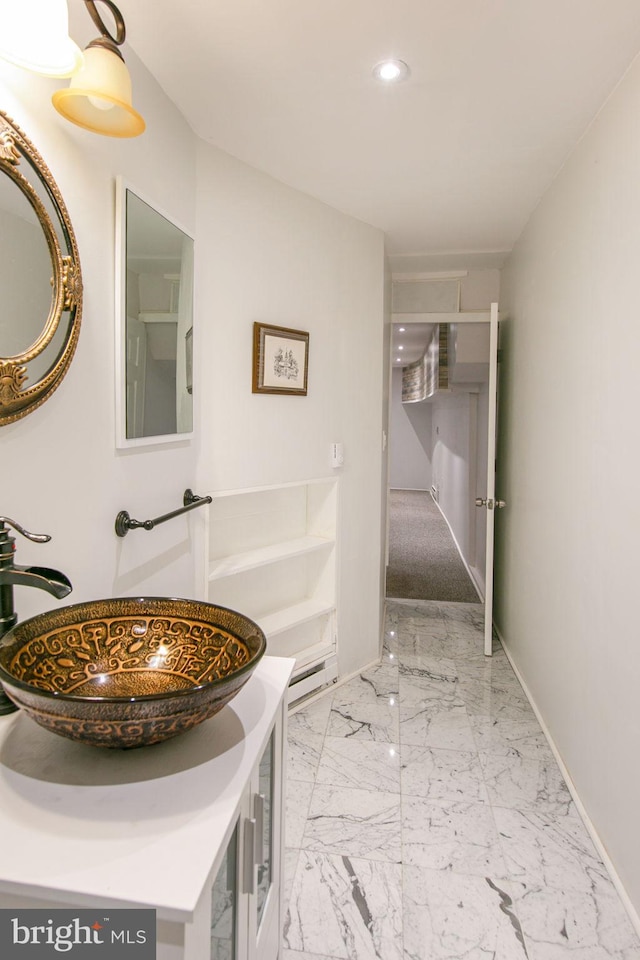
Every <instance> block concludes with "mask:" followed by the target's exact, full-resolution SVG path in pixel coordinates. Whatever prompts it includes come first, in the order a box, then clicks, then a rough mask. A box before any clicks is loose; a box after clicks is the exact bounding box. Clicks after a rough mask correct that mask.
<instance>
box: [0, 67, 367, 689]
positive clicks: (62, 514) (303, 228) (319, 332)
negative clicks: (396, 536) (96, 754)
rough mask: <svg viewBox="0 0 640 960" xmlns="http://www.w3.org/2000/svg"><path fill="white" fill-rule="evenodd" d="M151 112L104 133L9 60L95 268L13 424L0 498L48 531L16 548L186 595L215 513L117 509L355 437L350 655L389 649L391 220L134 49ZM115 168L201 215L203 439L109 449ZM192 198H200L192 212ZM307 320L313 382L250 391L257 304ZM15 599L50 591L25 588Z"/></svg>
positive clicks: (323, 470) (347, 499)
mask: <svg viewBox="0 0 640 960" xmlns="http://www.w3.org/2000/svg"><path fill="white" fill-rule="evenodd" d="M127 63H128V66H129V68H130V70H131V73H132V77H133V87H134V91H135V101H136V105H137V106H138V108H139V109H140V111H141V112H142V113H143V114H144V115H145V118H146V120H147V125H148V126H147V132H146V133H145V134H144V135H143V136H142V137H140V138H139V139H135V140H125V141H118V140H113V139H110V138H106V137H99V136H95V135H93V134H90V133H88V132H85V131H83V130H80V129H79V128H76V127H74V126H72V125H71V124H69V123H67V122H66V121H64V120H63V119H62V118H60V117H59V116H58V115H57V114H56V113H55V111H54V110H53V108H52V107H51V105H50V96H51V92H52V91H53V90H54V89H56V86H57V85H59V84H57V83H56V81H50V80H46V79H43V78H38V77H35V76H32V75H30V74H27V73H23V72H22V71H20V70H18V69H17V68H14V67H11V66H10V65H8V64H1V63H0V92H1V94H2V96H1V97H0V107H1V108H2V109H4V110H5V111H6V112H7V113H8V114H9V115H11V116H12V117H13V118H14V119H15V120H16V121H17V122H18V123H19V125H20V126H21V127H22V128H23V129H24V130H25V132H26V133H27V135H28V136H29V137H30V138H31V139H32V141H33V142H34V143H35V144H36V146H37V147H38V149H39V150H40V152H41V153H42V155H43V156H44V158H45V160H46V161H47V163H48V164H49V166H50V168H51V170H52V172H53V175H54V177H55V178H56V180H57V182H58V185H59V187H60V190H61V192H62V195H63V197H64V198H65V201H66V203H67V206H68V209H69V213H70V216H71V220H72V223H73V225H74V229H75V232H76V236H77V240H78V246H79V250H80V257H81V262H82V269H83V279H84V319H83V322H82V329H81V332H80V340H79V345H78V350H77V353H76V356H75V358H74V360H73V362H72V364H71V367H70V370H69V373H68V374H67V376H66V378H65V379H64V381H63V382H62V384H61V386H60V388H59V389H58V390H57V391H56V393H55V394H54V395H53V397H52V398H51V399H50V400H49V401H48V402H47V403H45V404H44V405H43V406H42V407H41V408H40V409H39V410H37V411H35V412H34V413H32V414H30V415H28V416H27V417H26V418H24V419H22V420H20V421H18V422H16V423H14V424H11V425H9V426H5V427H2V432H1V437H0V439H1V442H2V453H3V463H4V465H5V468H4V469H3V471H2V479H1V480H0V514H4V515H8V516H10V517H13V518H14V519H16V520H17V521H19V522H21V523H23V524H24V525H25V526H26V527H27V528H30V529H32V530H35V531H37V532H44V531H46V532H48V533H50V534H52V536H53V540H52V542H51V543H50V544H47V545H45V546H36V545H35V544H31V543H28V542H26V541H22V542H20V543H19V545H18V551H19V552H18V562H22V563H31V564H39V565H46V566H51V567H54V568H57V569H59V570H62V571H63V572H64V573H66V575H67V576H68V577H69V578H70V579H71V581H72V583H73V584H74V592H73V594H72V595H71V597H70V598H69V602H71V601H81V600H87V599H91V598H96V597H102V596H113V595H131V594H137V595H141V594H144V593H150V594H161V595H163V594H164V595H173V596H176V595H177V596H180V595H182V596H193V595H195V594H196V592H197V589H198V588H197V584H198V583H199V581H200V577H199V575H198V574H199V571H198V569H197V568H198V565H199V560H200V558H199V555H198V551H197V548H198V546H199V543H200V539H199V538H200V537H201V530H202V526H203V519H202V515H201V513H200V512H199V511H195V512H193V513H191V514H189V515H187V516H185V517H181V518H178V519H175V520H172V521H170V522H168V523H166V524H164V525H162V526H160V527H158V528H157V529H155V530H153V531H151V532H149V533H147V532H146V531H140V530H138V531H132V532H130V533H129V534H128V536H127V537H126V538H124V539H119V538H117V537H116V536H115V533H114V529H113V527H114V521H115V517H116V514H117V513H118V511H119V510H121V509H127V510H128V511H129V512H130V514H131V515H132V516H133V517H136V518H137V519H141V520H143V519H146V518H148V517H154V516H157V515H160V514H163V513H166V512H167V511H169V510H171V509H174V508H176V507H178V506H179V505H181V501H182V493H183V491H184V490H185V488H186V487H192V488H193V489H195V490H196V492H201V493H202V492H206V491H207V490H208V489H212V490H213V489H221V488H235V487H247V486H254V485H259V484H268V483H277V482H281V481H287V480H296V479H301V478H310V477H315V476H321V475H330V474H331V473H332V471H331V467H330V465H329V444H330V442H331V441H334V440H339V441H342V442H343V443H344V450H345V466H344V468H343V470H342V480H343V482H342V497H341V508H342V523H341V531H340V536H339V541H340V542H339V547H340V561H341V573H340V600H341V613H340V618H339V620H340V622H339V630H340V636H341V640H342V652H341V661H340V666H341V669H342V670H343V671H344V672H350V671H351V670H355V669H357V668H358V667H360V666H362V665H363V664H364V663H367V662H370V661H372V660H373V659H375V658H376V656H377V654H378V644H379V639H380V627H381V625H380V609H381V608H380V589H379V583H380V578H381V575H382V574H381V564H382V559H381V545H380V515H381V509H382V490H381V477H382V475H383V463H382V424H383V396H382V388H381V383H382V369H383V277H384V250H383V236H382V234H381V233H380V232H379V231H376V230H374V229H372V228H370V227H367V226H365V225H363V224H362V223H359V222H357V221H355V220H353V219H351V218H349V217H346V216H343V215H342V214H339V213H337V212H335V211H334V210H332V209H330V208H329V207H326V206H324V205H322V204H320V203H318V202H316V201H314V200H311V199H310V198H308V197H306V196H304V195H302V194H300V193H297V192H296V191H293V190H290V189H288V188H286V187H284V186H282V185H281V184H279V183H276V182H275V181H273V180H271V179H270V178H268V177H266V176H263V175H262V174H261V173H259V172H257V171H255V170H253V169H251V168H249V167H246V166H245V165H243V164H240V163H238V162H237V161H235V160H233V159H232V158H230V157H229V156H227V155H225V154H222V153H220V152H218V151H215V150H213V149H211V148H209V147H208V146H206V145H205V144H202V143H199V142H198V141H197V140H196V138H195V137H194V135H193V133H192V132H191V130H190V129H189V128H188V126H187V124H186V123H185V121H184V120H183V118H182V117H181V115H180V114H179V113H178V112H177V110H176V109H175V107H174V106H173V105H172V104H171V102H170V101H169V100H168V99H167V98H166V96H165V95H164V94H163V92H162V91H161V89H160V88H159V87H158V85H157V84H156V83H155V81H154V80H153V78H152V77H151V76H150V75H149V74H148V73H147V71H146V70H145V69H144V68H143V67H142V66H141V64H140V63H139V61H137V59H136V57H135V55H134V54H133V53H132V52H131V51H129V52H128V53H127ZM118 174H122V175H123V176H124V177H125V178H126V179H127V180H128V181H129V182H130V183H131V184H132V186H133V187H134V188H135V187H136V186H137V187H138V188H139V189H140V190H142V191H143V192H144V195H145V196H147V197H149V198H150V199H152V200H153V199H155V200H156V201H157V203H158V204H159V205H160V206H161V207H162V209H164V210H166V211H167V213H169V214H170V215H172V216H173V217H174V218H175V219H176V220H177V221H178V222H180V223H182V224H184V226H185V228H186V229H187V230H194V231H195V235H196V258H197V261H196V291H195V294H196V318H195V325H196V333H195V337H194V348H195V352H196V376H197V378H198V379H197V380H196V383H195V387H194V399H195V405H196V410H195V420H196V439H195V441H193V442H191V443H190V442H187V441H182V442H177V443H175V444H172V445H170V446H166V447H160V446H151V447H143V448H139V449H137V450H136V449H134V450H126V451H116V449H115V443H114V438H115V431H114V275H113V274H114V267H113V265H114V179H115V177H116V175H118ZM196 208H197V211H198V213H197V217H196ZM254 320H266V321H268V322H271V323H275V324H278V325H283V326H292V327H297V328H301V329H305V330H308V331H310V334H311V340H310V362H309V395H308V397H306V398H300V397H278V396H264V395H261V396H256V395H253V394H252V393H251V364H252V358H251V353H252V324H253V321H254ZM15 597H16V608H17V610H18V612H19V615H20V617H21V618H22V619H23V618H24V617H26V616H29V615H32V614H34V613H38V612H40V611H41V610H45V609H49V608H50V607H51V606H53V605H55V604H56V603H57V601H55V600H53V598H51V597H49V595H47V594H44V593H41V592H39V591H35V590H26V589H21V588H16V591H15Z"/></svg>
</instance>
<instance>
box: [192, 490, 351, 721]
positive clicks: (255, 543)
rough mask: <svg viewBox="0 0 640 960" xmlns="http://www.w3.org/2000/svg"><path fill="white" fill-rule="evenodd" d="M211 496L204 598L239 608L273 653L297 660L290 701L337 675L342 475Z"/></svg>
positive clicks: (235, 608) (206, 539)
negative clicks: (337, 572)
mask: <svg viewBox="0 0 640 960" xmlns="http://www.w3.org/2000/svg"><path fill="white" fill-rule="evenodd" d="M210 496H211V498H212V503H211V504H210V506H209V508H208V517H207V520H206V524H207V530H206V533H205V544H206V546H205V553H206V558H205V563H204V568H205V571H206V574H205V578H206V582H205V583H204V585H203V593H204V596H205V599H207V600H208V601H209V602H211V603H217V604H221V605H222V606H226V607H231V608H232V609H234V610H242V611H243V613H245V614H246V615H247V616H249V617H251V618H252V619H253V620H255V621H256V622H257V623H258V624H259V625H260V626H261V627H262V629H263V630H264V632H265V635H266V637H267V644H268V646H267V650H268V652H269V653H270V654H273V655H274V656H285V657H294V658H295V661H296V663H295V668H294V672H293V677H292V682H291V686H290V690H289V701H290V702H292V701H294V700H297V699H299V698H300V697H302V696H304V695H305V694H307V693H309V692H310V691H312V690H314V689H317V688H319V687H320V686H322V685H323V684H325V683H328V682H329V681H331V680H334V679H335V678H336V677H337V675H338V667H337V625H336V562H337V561H336V531H337V525H338V480H337V479H336V478H334V477H330V478H322V479H317V480H307V481H302V482H298V483H287V484H280V485H277V486H270V487H259V488H253V489H246V490H230V491H222V492H219V493H211V494H210Z"/></svg>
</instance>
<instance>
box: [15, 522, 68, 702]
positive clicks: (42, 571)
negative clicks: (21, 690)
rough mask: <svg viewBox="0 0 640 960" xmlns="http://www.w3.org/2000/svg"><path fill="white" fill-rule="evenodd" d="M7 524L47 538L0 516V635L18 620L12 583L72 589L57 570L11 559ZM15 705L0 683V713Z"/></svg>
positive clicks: (58, 593) (36, 538)
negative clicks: (31, 565)
mask: <svg viewBox="0 0 640 960" xmlns="http://www.w3.org/2000/svg"><path fill="white" fill-rule="evenodd" d="M9 527H13V529H14V530H17V531H18V533H21V534H22V536H23V537H26V538H27V540H32V541H33V542H34V543H47V542H48V541H49V540H51V537H50V536H49V535H48V534H46V533H29V531H28V530H25V529H24V527H21V526H20V524H19V523H16V521H15V520H11V519H10V518H9V517H0V637H2V636H4V634H5V633H6V632H7V631H8V630H10V629H11V628H12V627H13V626H14V625H15V624H16V623H17V622H18V616H17V614H16V612H15V610H14V607H13V588H14V586H23V587H37V588H38V589H39V590H46V591H47V593H51V594H53V596H54V597H57V598H58V599H59V600H60V599H62V597H66V596H67V594H69V593H71V589H72V587H71V582H70V580H69V579H68V578H67V577H65V575H64V573H60V572H59V571H58V570H51V569H50V568H49V567H23V566H20V565H18V564H16V563H14V562H13V561H14V556H15V552H16V540H15V537H12V536H11V534H10V533H9V529H8V528H9ZM17 709H18V708H17V707H16V706H15V704H14V703H13V702H12V701H11V700H10V699H9V697H8V696H7V695H6V694H5V693H4V691H3V690H2V688H1V687H0V715H2V714H5V713H12V712H13V711H14V710H17Z"/></svg>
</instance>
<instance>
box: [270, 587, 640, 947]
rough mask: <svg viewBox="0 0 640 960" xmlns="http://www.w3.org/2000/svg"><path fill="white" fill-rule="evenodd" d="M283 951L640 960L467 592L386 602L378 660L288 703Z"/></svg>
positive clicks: (546, 751)
mask: <svg viewBox="0 0 640 960" xmlns="http://www.w3.org/2000/svg"><path fill="white" fill-rule="evenodd" d="M285 842H286V863H285V874H286V893H285V896H286V898H287V903H288V910H287V913H286V920H285V927H284V931H283V951H282V960H329V958H332V960H334V958H335V960H376V958H378V960H450V958H451V960H453V958H455V960H462V958H464V960H525V958H528V960H569V958H572V960H614V958H615V960H640V942H639V940H638V938H637V936H636V933H635V931H634V929H633V927H632V925H631V922H630V920H629V918H628V915H627V914H626V912H625V910H624V907H623V906H622V903H621V901H620V899H619V897H618V895H617V893H616V891H615V888H614V886H613V884H612V882H611V880H610V878H609V876H608V874H607V872H606V870H605V868H604V866H603V864H602V863H601V861H600V858H599V856H598V854H597V852H596V850H595V848H594V846H593V844H592V842H591V840H590V838H589V835H588V833H587V832H586V830H585V827H584V825H583V823H582V820H581V819H580V817H579V814H578V812H577V810H576V808H575V805H574V803H573V801H572V799H571V796H570V794H569V791H568V789H567V787H566V785H565V783H564V780H563V778H562V776H561V774H560V771H559V769H558V766H557V764H556V762H555V759H554V757H553V754H552V752H551V750H550V748H549V746H548V744H547V741H546V739H545V737H544V735H543V733H542V731H541V729H540V727H539V725H538V722H537V720H536V718H535V715H534V714H533V711H532V710H531V707H530V705H529V703H528V701H527V699H526V697H525V696H524V693H523V691H522V688H521V687H520V685H519V683H518V681H517V679H516V677H515V675H514V673H513V670H512V669H511V666H510V664H509V661H508V660H507V658H506V656H505V654H504V651H503V650H502V648H501V647H500V646H499V645H496V649H495V653H494V656H493V657H492V658H485V657H484V656H483V654H482V608H481V607H480V606H479V605H476V604H456V603H436V602H416V601H392V602H389V603H388V607H387V616H386V621H385V646H384V655H383V660H382V662H381V663H380V664H379V665H376V666H374V667H372V668H370V669H368V670H366V671H365V672H364V673H363V674H362V675H361V676H359V677H357V678H356V679H353V680H350V681H348V682H347V683H345V684H343V685H339V686H335V687H333V688H332V689H330V690H329V691H327V692H326V693H325V694H323V695H322V696H321V697H319V698H318V699H316V700H315V701H313V702H310V703H309V704H307V705H305V706H303V707H302V708H300V709H299V710H297V711H295V712H294V713H292V715H291V716H290V718H289V756H288V770H287V813H286V840H285Z"/></svg>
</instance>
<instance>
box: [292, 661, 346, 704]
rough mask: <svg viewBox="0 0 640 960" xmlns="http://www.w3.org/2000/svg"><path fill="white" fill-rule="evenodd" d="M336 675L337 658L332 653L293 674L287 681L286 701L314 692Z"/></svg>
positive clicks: (296, 699)
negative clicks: (287, 692) (289, 680)
mask: <svg viewBox="0 0 640 960" xmlns="http://www.w3.org/2000/svg"><path fill="white" fill-rule="evenodd" d="M337 677H338V658H337V657H336V656H335V655H333V656H331V657H327V659H326V660H321V661H320V663H314V664H312V665H311V666H309V667H307V668H306V669H304V670H301V671H300V673H296V674H294V676H293V677H292V678H291V682H290V683H289V695H288V702H289V704H290V705H291V704H292V703H296V702H297V701H298V700H301V699H302V697H306V696H308V694H310V693H314V692H316V691H317V690H319V689H320V688H321V687H324V686H325V685H326V684H328V683H331V682H332V681H333V680H336V679H337Z"/></svg>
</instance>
